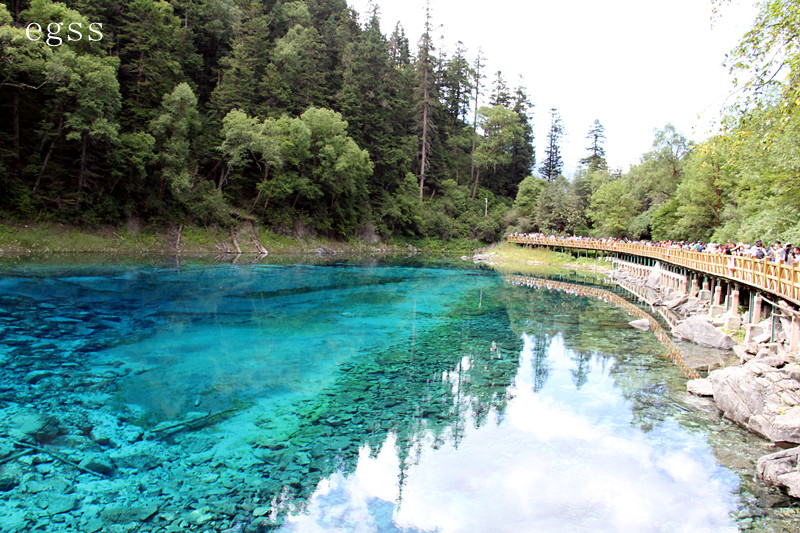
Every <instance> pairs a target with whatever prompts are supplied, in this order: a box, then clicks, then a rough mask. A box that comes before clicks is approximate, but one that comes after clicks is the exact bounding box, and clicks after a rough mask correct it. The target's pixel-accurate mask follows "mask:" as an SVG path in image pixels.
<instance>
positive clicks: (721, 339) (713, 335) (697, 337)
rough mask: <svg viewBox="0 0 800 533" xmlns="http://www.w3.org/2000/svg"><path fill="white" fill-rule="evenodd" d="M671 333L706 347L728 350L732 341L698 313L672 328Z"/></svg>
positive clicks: (731, 345)
mask: <svg viewBox="0 0 800 533" xmlns="http://www.w3.org/2000/svg"><path fill="white" fill-rule="evenodd" d="M672 335H673V336H675V337H678V338H680V339H683V340H685V341H689V342H693V343H695V344H699V345H701V346H705V347H707V348H717V349H720V350H730V349H732V348H733V345H734V342H733V339H731V338H730V336H729V335H726V334H724V333H723V332H721V331H720V330H718V329H717V328H715V327H714V325H713V324H711V322H709V321H708V320H706V319H705V318H703V317H702V316H700V315H695V316H690V317H689V318H687V319H686V320H684V321H683V322H681V323H680V324H678V325H676V326H675V327H674V328H672Z"/></svg>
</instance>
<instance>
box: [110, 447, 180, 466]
mask: <svg viewBox="0 0 800 533" xmlns="http://www.w3.org/2000/svg"><path fill="white" fill-rule="evenodd" d="M108 455H109V457H111V459H112V460H113V461H114V464H116V465H119V466H120V467H123V468H134V469H136V470H139V471H145V470H152V469H153V468H156V467H158V466H161V465H162V464H163V463H164V457H165V455H166V451H165V450H164V446H163V445H162V444H160V443H156V442H153V441H140V442H136V443H133V444H128V445H125V446H122V447H120V448H117V449H114V450H111V451H109V453H108Z"/></svg>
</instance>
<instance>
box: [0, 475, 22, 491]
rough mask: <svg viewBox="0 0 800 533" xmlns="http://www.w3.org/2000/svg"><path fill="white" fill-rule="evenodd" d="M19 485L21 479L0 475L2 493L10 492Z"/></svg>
mask: <svg viewBox="0 0 800 533" xmlns="http://www.w3.org/2000/svg"><path fill="white" fill-rule="evenodd" d="M17 485H19V478H18V477H17V476H15V475H13V474H2V475H0V492H8V491H10V490H11V489H13V488H14V487H16V486H17Z"/></svg>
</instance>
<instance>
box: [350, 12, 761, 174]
mask: <svg viewBox="0 0 800 533" xmlns="http://www.w3.org/2000/svg"><path fill="white" fill-rule="evenodd" d="M348 3H349V4H350V5H351V6H353V7H354V8H355V9H356V11H358V12H359V13H361V14H362V17H361V18H362V21H365V20H366V13H367V11H368V9H367V6H368V0H348ZM376 3H377V4H378V6H379V8H380V13H381V29H382V31H383V33H384V34H390V33H391V32H392V30H393V29H394V26H395V23H396V22H397V21H400V23H401V24H402V25H403V27H404V29H405V32H406V36H407V37H408V38H409V41H410V43H411V45H412V50H416V44H417V41H418V39H419V36H420V35H421V34H422V31H423V25H424V20H425V10H424V6H425V0H382V1H377V2H376ZM753 4H754V1H753V0H733V2H732V4H731V5H729V6H726V7H724V8H723V10H722V16H721V18H718V19H717V20H716V21H714V23H713V24H712V20H711V8H712V5H711V0H671V1H663V0H658V1H657V0H527V1H525V0H492V1H491V2H485V1H481V2H478V1H475V0H431V8H432V18H433V24H434V26H436V27H437V30H436V31H435V32H434V35H435V36H436V43H437V46H439V47H441V46H442V44H444V49H445V50H446V51H447V52H448V55H449V54H451V53H452V52H453V51H454V50H455V46H456V43H457V42H458V41H459V40H460V41H462V42H463V43H464V44H465V46H466V47H467V51H468V57H469V59H470V61H473V60H474V58H475V56H476V55H477V51H478V49H479V48H480V49H482V50H483V55H484V57H485V58H486V61H485V63H486V72H487V79H486V82H487V83H491V81H492V80H493V79H494V73H495V72H497V71H498V70H501V71H502V72H503V77H504V78H505V80H506V82H507V83H508V85H509V86H510V87H511V88H512V89H513V88H514V87H515V86H517V85H518V84H519V79H520V78H519V77H520V76H522V77H523V82H522V85H524V86H525V87H526V88H527V92H528V95H529V97H530V99H531V101H532V102H533V104H534V106H535V108H534V116H533V122H534V131H535V135H536V140H535V146H536V159H537V166H538V164H539V162H540V161H541V160H542V158H543V150H544V145H545V139H546V137H547V132H548V129H549V126H550V111H549V110H550V108H552V107H555V108H556V109H558V111H559V112H560V114H561V117H562V120H563V121H564V127H565V133H566V135H565V138H564V139H563V141H562V153H563V158H564V163H565V174H566V175H567V176H568V177H570V176H571V175H572V173H573V172H574V170H575V167H576V166H577V164H578V160H579V159H580V158H582V157H585V155H586V147H587V146H588V141H587V140H586V134H587V133H588V131H589V129H590V127H591V125H592V123H593V122H594V120H595V119H599V120H600V122H601V123H602V124H603V126H604V127H605V134H606V138H607V140H606V144H605V148H606V155H607V158H608V161H609V165H610V166H611V167H612V168H622V169H623V170H627V169H628V167H629V165H630V164H631V163H636V162H637V161H638V160H639V158H640V157H641V155H642V154H643V153H645V152H646V151H648V150H649V149H650V147H651V145H652V142H653V131H654V129H656V128H661V127H663V126H664V125H666V124H667V123H672V124H674V125H675V127H676V128H677V129H678V131H679V132H681V133H683V134H684V135H686V136H687V137H689V138H691V139H694V140H696V141H701V140H703V139H705V138H706V137H707V136H708V135H709V133H711V132H712V128H713V124H714V123H715V122H716V120H717V118H718V117H719V110H720V108H721V106H722V105H724V104H725V103H726V99H727V103H731V94H732V93H733V90H734V87H733V83H732V77H731V76H730V75H729V74H728V71H727V69H726V68H725V67H723V66H722V62H723V61H724V59H725V54H726V53H727V52H729V51H730V50H731V49H732V48H733V47H734V46H735V45H736V43H737V42H738V40H739V38H740V37H741V36H742V35H743V34H744V33H745V32H746V31H747V30H748V29H749V28H750V26H751V24H752V22H753V20H754V18H755V15H756V10H755V7H754V5H753ZM440 36H443V38H444V39H443V40H442V39H440V38H439V37H440Z"/></svg>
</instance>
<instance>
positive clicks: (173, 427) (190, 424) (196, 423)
mask: <svg viewBox="0 0 800 533" xmlns="http://www.w3.org/2000/svg"><path fill="white" fill-rule="evenodd" d="M234 411H236V409H235V408H233V407H232V408H230V409H225V410H223V411H217V412H216V413H208V414H207V415H204V416H199V417H197V418H192V419H191V420H183V421H181V422H175V423H174V424H170V425H168V426H164V427H155V428H153V429H151V430H150V433H155V434H162V435H173V434H175V433H178V432H179V431H183V430H185V429H199V428H201V427H204V426H206V425H208V423H210V421H211V420H213V419H214V418H216V417H218V416H222V415H226V414H228V413H232V412H234Z"/></svg>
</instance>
